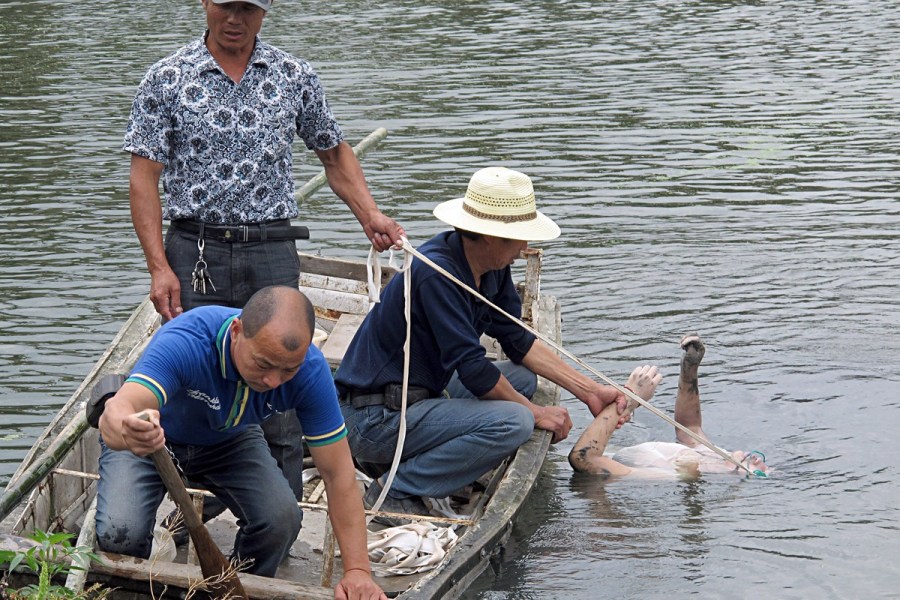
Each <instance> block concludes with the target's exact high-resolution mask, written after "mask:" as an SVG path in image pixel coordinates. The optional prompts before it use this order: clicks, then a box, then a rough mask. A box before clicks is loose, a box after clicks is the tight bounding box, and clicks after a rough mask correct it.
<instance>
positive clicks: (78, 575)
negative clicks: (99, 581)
mask: <svg viewBox="0 0 900 600" xmlns="http://www.w3.org/2000/svg"><path fill="white" fill-rule="evenodd" d="M96 516H97V498H96V496H95V497H94V501H93V502H91V506H90V508H88V511H87V512H86V513H85V514H84V525H83V526H82V527H81V532H80V533H79V534H78V539H77V540H76V541H75V546H76V547H83V548H87V549H88V550H90V551H91V552H93V551H94V542H96V541H97V525H96V521H95V519H94V517H96ZM90 562H91V561H90V560H88V559H87V558H85V557H84V556H83V555H80V554H79V555H77V556H76V557H75V558H74V559H72V567H74V569H73V570H71V571H69V574H68V575H67V576H66V587H67V588H68V589H70V590H72V591H73V592H80V591H82V590H83V589H84V583H85V582H86V581H87V575H88V568H89V567H90Z"/></svg>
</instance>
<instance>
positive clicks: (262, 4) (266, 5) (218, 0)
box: [212, 0, 272, 11]
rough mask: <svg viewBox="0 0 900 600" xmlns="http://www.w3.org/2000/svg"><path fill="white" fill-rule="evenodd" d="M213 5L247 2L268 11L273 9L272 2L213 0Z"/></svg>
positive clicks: (265, 0) (258, 0)
mask: <svg viewBox="0 0 900 600" xmlns="http://www.w3.org/2000/svg"><path fill="white" fill-rule="evenodd" d="M212 1H213V4H228V3H230V2H246V3H247V4H253V5H255V6H258V7H260V8H261V9H263V10H265V11H268V10H269V9H270V8H272V0H212Z"/></svg>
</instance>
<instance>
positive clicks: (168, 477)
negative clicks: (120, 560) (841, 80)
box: [140, 412, 247, 599]
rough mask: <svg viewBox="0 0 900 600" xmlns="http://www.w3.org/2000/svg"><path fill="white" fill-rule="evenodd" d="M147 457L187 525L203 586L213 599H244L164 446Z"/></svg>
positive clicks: (144, 415)
mask: <svg viewBox="0 0 900 600" xmlns="http://www.w3.org/2000/svg"><path fill="white" fill-rule="evenodd" d="M140 417H141V418H142V419H144V420H145V421H148V420H149V419H150V417H149V415H147V413H146V412H145V413H142V414H141V415H140ZM150 458H152V459H153V464H154V465H156V470H157V471H158V472H159V476H160V478H161V479H162V480H163V483H164V484H165V486H166V489H167V490H169V495H170V496H172V500H174V501H175V504H176V505H177V506H178V508H179V509H180V510H181V515H182V517H183V518H184V524H185V525H186V526H187V530H188V534H189V535H190V536H191V541H192V542H193V543H194V548H195V549H196V551H197V558H198V559H199V561H200V572H201V573H203V578H204V579H206V580H207V581H206V585H207V588H208V589H209V592H210V594H211V595H212V596H213V597H214V598H244V599H246V598H247V593H246V592H245V591H244V586H242V585H241V580H240V579H238V576H237V571H236V570H235V568H234V567H233V566H232V565H231V563H230V562H228V559H226V558H225V556H224V555H223V554H222V551H221V550H219V547H218V546H217V545H216V543H215V542H214V541H213V539H212V536H211V535H210V534H209V530H207V529H206V526H205V525H204V524H203V521H202V520H201V519H200V515H198V514H197V511H196V510H195V509H194V502H193V500H191V495H190V494H188V491H187V488H186V487H185V485H184V481H182V480H181V475H179V474H178V470H177V469H176V468H175V463H173V462H172V457H171V456H169V451H168V450H167V449H166V448H165V447H163V448H160V449H159V450H157V451H156V452H154V453H153V454H151V455H150Z"/></svg>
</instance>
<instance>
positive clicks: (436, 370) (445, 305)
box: [335, 167, 625, 514]
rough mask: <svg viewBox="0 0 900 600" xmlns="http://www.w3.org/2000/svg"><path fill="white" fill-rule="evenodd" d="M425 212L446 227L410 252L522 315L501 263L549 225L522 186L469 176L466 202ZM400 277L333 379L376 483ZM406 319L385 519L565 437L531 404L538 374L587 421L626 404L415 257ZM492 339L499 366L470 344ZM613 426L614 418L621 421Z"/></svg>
mask: <svg viewBox="0 0 900 600" xmlns="http://www.w3.org/2000/svg"><path fill="white" fill-rule="evenodd" d="M434 214H435V216H436V217H437V218H439V219H440V220H442V221H444V222H445V223H447V224H449V225H451V226H453V227H454V228H455V230H454V231H448V232H444V233H441V234H438V235H437V236H435V237H434V238H432V239H431V240H430V241H428V242H426V243H425V244H423V245H422V246H421V247H420V248H419V251H420V252H422V253H423V254H425V255H426V256H428V258H430V259H431V260H433V261H434V262H435V263H437V264H438V265H439V266H441V267H442V268H444V269H445V270H447V271H448V272H450V273H451V274H452V275H454V276H455V277H456V278H457V279H459V280H460V281H462V282H463V283H466V284H467V285H469V287H471V288H473V289H476V290H478V291H479V292H480V293H481V294H482V295H483V296H485V297H486V298H487V299H488V300H490V301H491V302H493V303H494V304H496V305H497V306H499V307H500V308H502V309H503V310H505V311H506V312H507V313H509V314H512V315H519V314H521V308H522V307H521V301H520V300H519V296H518V294H517V293H516V290H515V286H514V285H513V281H512V275H511V273H510V265H511V264H512V263H513V262H514V261H515V260H516V259H517V258H518V257H519V255H520V254H521V252H522V251H523V250H525V249H526V248H527V247H528V240H536V241H541V240H551V239H554V238H556V237H557V236H558V235H559V227H557V226H556V224H555V223H554V222H553V221H551V220H550V219H549V218H548V217H546V216H545V215H543V214H542V213H540V212H538V211H537V209H536V207H535V200H534V189H533V187H532V184H531V179H529V178H528V176H527V175H525V174H523V173H519V172H517V171H513V170H510V169H505V168H496V167H489V168H486V169H481V170H480V171H478V172H476V173H475V174H474V175H473V176H472V178H471V180H470V182H469V186H468V189H467V191H466V195H465V197H464V198H457V199H455V200H449V201H447V202H444V203H442V204H440V205H438V206H437V207H436V208H435V210H434ZM403 288H404V286H403V278H402V277H395V278H394V279H393V280H392V281H391V282H390V283H389V284H388V285H387V287H386V288H385V290H384V293H383V295H382V298H381V302H380V303H378V304H376V305H375V306H374V308H373V309H372V311H371V312H370V313H369V314H368V315H367V316H366V319H365V321H364V322H363V324H362V325H361V326H360V329H359V331H358V332H357V333H356V335H355V337H354V338H353V341H352V342H351V343H350V346H349V347H348V349H347V352H346V354H345V356H344V359H343V361H342V362H341V366H340V368H339V369H338V372H337V374H336V375H335V382H336V383H337V385H338V390H339V392H340V394H341V411H342V412H343V414H344V419H345V420H346V422H347V428H348V430H349V434H348V435H349V440H350V447H351V449H352V451H353V456H354V458H356V459H357V461H359V462H360V465H361V466H363V467H364V468H365V469H366V471H367V472H369V474H370V475H372V476H375V477H377V476H378V475H379V473H383V472H384V471H386V470H387V468H388V467H389V466H390V463H391V461H392V459H393V455H394V449H395V447H396V444H397V432H398V428H399V420H400V411H399V410H397V409H398V408H399V406H398V398H399V396H400V392H399V388H400V384H401V383H402V381H403V357H404V354H403V345H404V341H405V336H406V320H405V317H404V289H403ZM411 302H412V308H411V312H412V324H411V341H410V343H411V349H410V375H409V394H408V412H407V416H406V419H407V432H406V440H405V443H404V445H403V455H402V459H401V460H402V462H401V463H400V465H399V468H398V470H397V474H396V477H395V479H394V483H393V484H392V486H391V489H390V490H389V491H388V495H387V496H386V497H385V499H384V503H383V504H382V509H383V510H385V511H388V512H400V513H408V514H427V509H426V508H425V505H424V503H423V502H422V500H421V497H423V496H427V497H432V498H443V497H446V496H448V495H449V494H450V493H452V492H454V491H456V490H458V489H460V488H462V487H464V486H465V485H467V484H469V483H471V482H473V481H475V480H476V479H477V478H478V477H480V476H481V475H482V474H484V473H485V472H487V471H489V470H490V469H492V468H494V467H495V466H497V465H498V464H499V463H500V462H501V461H502V460H503V459H504V458H505V457H507V456H509V455H510V454H512V453H513V452H515V451H516V449H517V448H518V447H519V446H520V445H521V444H522V443H523V442H525V440H527V439H528V438H529V436H530V435H531V433H532V430H533V428H534V427H538V428H540V429H545V430H548V431H551V432H553V440H554V441H555V442H556V441H559V440H562V439H564V438H565V437H566V436H567V435H568V433H569V429H570V428H571V427H572V421H571V419H570V418H569V414H568V412H567V411H566V409H565V408H563V407H560V406H538V405H536V404H534V403H532V402H531V400H530V399H531V397H532V395H533V394H534V393H535V391H536V389H537V378H536V375H541V376H543V377H545V378H547V379H549V380H550V381H553V382H554V383H557V384H559V385H561V386H562V387H563V388H565V389H566V390H568V391H569V392H571V393H572V394H573V395H574V396H575V397H577V398H578V399H580V400H581V401H582V402H584V403H585V404H586V405H587V406H588V408H589V409H590V411H591V414H593V415H595V416H596V415H597V414H598V413H600V411H601V410H602V409H603V408H604V407H605V406H607V405H608V404H611V403H615V404H616V405H617V410H618V412H619V414H621V413H622V411H624V410H625V397H624V396H623V395H622V394H621V393H620V392H618V391H617V390H616V389H615V388H613V387H611V386H605V385H600V384H599V383H597V382H595V381H594V380H592V379H590V378H589V377H586V376H585V375H583V374H581V373H579V372H578V371H576V370H575V369H573V368H572V367H571V366H569V365H568V364H566V363H565V362H563V361H562V359H560V358H559V356H557V355H556V353H555V352H553V351H552V350H551V349H550V348H549V347H548V346H547V345H545V344H544V343H542V342H541V341H540V340H537V339H536V338H535V336H534V335H532V334H531V333H529V332H528V331H526V330H524V329H522V328H521V327H520V326H519V325H517V324H515V323H513V322H511V321H510V320H509V319H507V318H506V317H504V316H502V315H500V314H498V313H497V312H496V311H494V310H493V309H490V308H489V307H488V306H487V305H486V304H485V303H483V302H481V301H480V300H478V299H476V298H475V297H473V296H472V295H470V294H469V293H468V292H466V291H465V290H463V289H462V288H460V287H459V286H457V285H456V284H455V283H453V282H451V281H450V280H449V279H447V278H445V277H443V276H442V275H441V274H439V273H438V272H437V271H435V270H434V269H433V268H432V267H430V266H429V265H426V264H424V263H423V262H421V261H415V260H414V261H413V263H412V298H411ZM482 333H487V334H488V335H490V336H492V337H494V338H496V339H497V340H498V341H499V342H500V344H501V346H502V348H503V351H504V352H505V353H506V355H507V356H508V357H509V358H510V360H508V361H500V362H492V361H490V360H488V359H487V357H486V356H485V350H484V348H483V347H482V345H481V343H480V337H481V334H482ZM621 422H624V417H622V419H621ZM383 484H384V481H383V478H380V479H376V480H375V481H374V482H373V485H371V486H370V487H369V490H368V491H367V492H366V496H365V498H364V500H363V502H364V504H365V505H366V506H367V507H371V506H372V505H373V504H374V502H375V501H376V500H377V498H378V496H379V494H380V493H381V491H382V486H383Z"/></svg>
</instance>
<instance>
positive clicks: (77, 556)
mask: <svg viewBox="0 0 900 600" xmlns="http://www.w3.org/2000/svg"><path fill="white" fill-rule="evenodd" d="M72 537H74V536H73V535H72V534H71V533H45V532H43V531H35V532H34V533H33V534H32V535H31V536H30V537H29V539H31V540H33V541H34V542H36V543H35V545H33V546H31V547H30V548H28V549H27V550H2V551H0V563H3V564H8V567H7V572H8V573H12V572H13V571H14V570H15V569H16V568H17V567H20V566H22V567H27V568H28V569H29V570H31V571H32V572H33V573H35V574H36V575H37V577H38V582H37V583H33V584H30V585H27V586H25V587H23V588H21V589H18V590H11V589H9V588H8V587H7V585H6V583H7V582H6V581H5V580H4V581H3V585H2V591H0V593H2V597H3V598H10V599H11V600H26V599H28V600H56V599H62V598H72V599H79V600H82V599H86V598H103V597H105V596H106V595H107V594H108V591H104V590H101V589H100V588H99V587H98V586H93V587H91V588H89V589H87V590H84V591H80V592H76V591H74V590H70V589H68V588H66V587H65V586H61V585H54V584H53V578H54V577H55V576H57V575H67V574H68V573H69V572H71V571H73V570H83V568H82V567H80V566H78V565H77V564H70V563H73V561H74V563H81V564H83V563H84V562H85V561H91V562H96V561H98V560H99V558H98V557H97V555H96V554H94V553H93V552H92V551H91V549H90V548H88V547H86V546H74V547H73V546H72V545H71V543H70V541H69V540H70V539H71V538H72Z"/></svg>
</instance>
